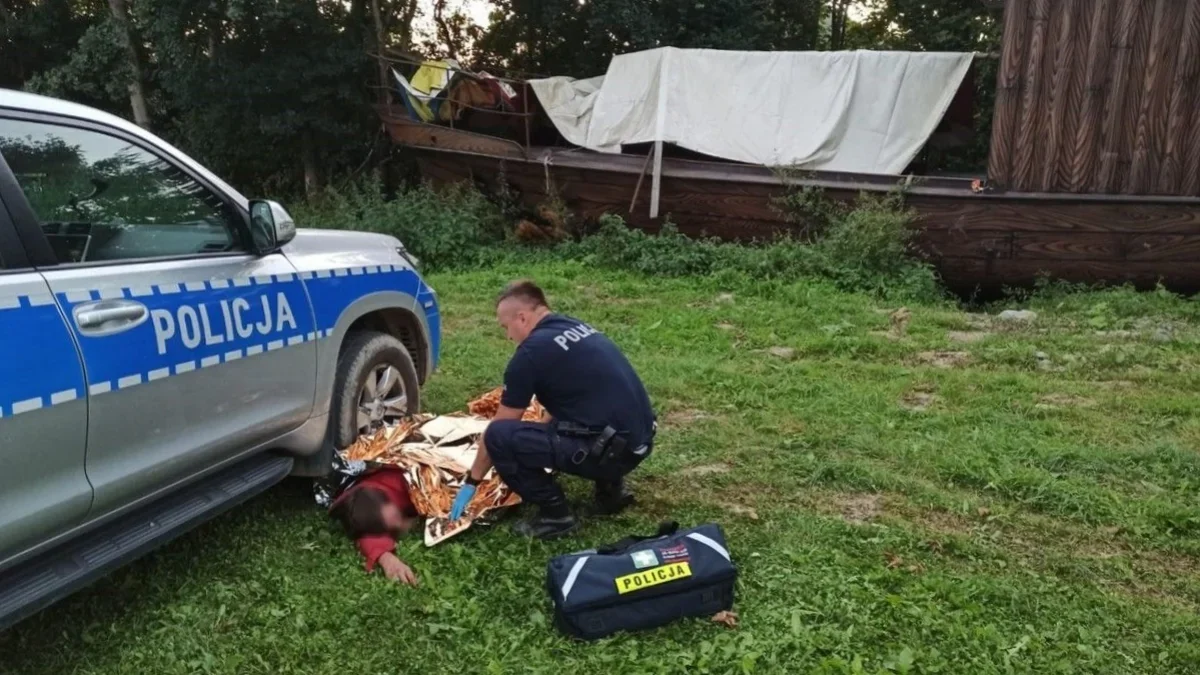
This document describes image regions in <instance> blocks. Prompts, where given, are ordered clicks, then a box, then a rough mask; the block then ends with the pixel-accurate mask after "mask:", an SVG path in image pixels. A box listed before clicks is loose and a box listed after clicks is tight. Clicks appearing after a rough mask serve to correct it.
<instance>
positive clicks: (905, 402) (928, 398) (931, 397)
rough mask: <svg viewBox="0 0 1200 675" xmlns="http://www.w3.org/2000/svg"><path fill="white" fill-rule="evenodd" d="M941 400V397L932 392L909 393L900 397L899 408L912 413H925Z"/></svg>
mask: <svg viewBox="0 0 1200 675" xmlns="http://www.w3.org/2000/svg"><path fill="white" fill-rule="evenodd" d="M941 400H942V399H941V397H940V396H938V395H937V394H935V393H933V392H929V391H910V392H907V393H905V394H904V396H902V397H900V407H901V408H904V409H905V410H909V411H912V412H925V411H926V410H929V409H930V408H932V407H933V406H934V405H936V404H937V403H938V401H941Z"/></svg>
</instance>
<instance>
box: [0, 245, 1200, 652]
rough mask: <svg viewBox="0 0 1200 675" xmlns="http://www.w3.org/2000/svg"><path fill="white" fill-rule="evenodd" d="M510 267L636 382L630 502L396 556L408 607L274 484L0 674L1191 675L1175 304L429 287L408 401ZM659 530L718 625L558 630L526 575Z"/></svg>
mask: <svg viewBox="0 0 1200 675" xmlns="http://www.w3.org/2000/svg"><path fill="white" fill-rule="evenodd" d="M518 275H520V276H525V275H528V276H533V277H534V278H537V279H538V280H540V281H542V282H543V283H544V285H545V286H546V287H547V289H548V291H549V293H550V294H551V297H552V299H553V300H554V301H555V302H556V303H557V307H556V308H557V309H559V310H561V311H564V312H567V313H571V314H575V315H577V316H579V317H580V318H583V319H585V320H587V321H589V322H591V323H593V324H594V325H595V326H596V327H597V328H599V329H601V330H603V331H605V332H607V333H608V334H609V335H610V336H611V337H613V338H614V339H615V340H616V341H617V343H618V344H620V345H621V346H623V347H624V348H625V349H626V350H627V353H628V354H629V356H630V358H631V360H632V361H633V363H634V365H635V366H636V367H637V368H638V369H639V371H640V372H641V373H642V375H643V377H644V379H645V381H646V383H647V385H648V387H649V389H650V391H651V396H652V398H653V400H654V402H655V405H656V406H657V407H658V409H659V414H660V421H661V422H662V427H663V430H662V432H661V433H660V436H659V440H660V443H659V446H658V448H657V450H656V453H655V455H654V457H653V458H652V459H651V460H649V461H648V462H647V463H646V464H645V465H644V466H643V467H642V468H641V469H639V471H638V472H637V473H636V474H634V479H633V487H634V488H635V489H636V491H637V492H638V495H639V497H640V499H641V506H640V507H639V508H637V509H636V510H634V511H632V512H630V513H628V514H626V515H622V516H620V517H617V518H614V519H608V520H592V521H587V522H585V524H584V527H583V528H582V529H581V530H580V532H579V534H578V535H577V536H576V537H575V538H574V539H571V540H567V541H562V542H556V543H552V544H541V543H529V542H526V541H520V540H518V539H516V538H514V537H513V536H511V535H510V534H509V532H508V531H507V526H506V525H502V526H500V527H498V528H494V529H491V530H481V531H478V532H470V533H468V534H466V535H464V536H462V537H461V538H458V539H454V540H452V541H451V542H449V543H447V544H444V545H442V546H439V547H437V548H433V549H425V548H424V547H423V546H422V545H421V543H420V542H419V541H418V540H416V539H413V540H410V541H406V542H404V543H403V545H402V551H401V556H402V557H403V558H405V559H406V560H408V561H409V562H410V563H411V564H412V565H413V567H414V568H415V569H416V570H417V572H418V573H419V574H420V576H421V581H422V586H421V587H420V588H419V589H416V590H413V589H409V588H405V587H402V586H398V585H396V584H392V583H389V582H387V581H386V580H384V579H383V578H381V577H379V576H373V577H372V576H367V575H365V574H364V573H363V572H362V569H361V566H360V563H359V561H358V559H357V556H356V554H355V552H354V550H353V549H352V547H351V545H350V543H349V542H348V541H346V540H345V539H344V538H343V537H342V536H341V535H340V533H338V532H337V531H335V530H333V529H331V528H330V527H329V525H328V523H327V522H326V519H325V517H324V515H323V514H322V512H321V511H320V510H319V509H317V508H316V507H315V506H314V505H313V502H312V500H311V495H310V490H309V487H310V486H309V485H308V484H307V483H306V482H302V481H294V482H290V483H287V484H284V485H283V486H281V487H279V488H277V489H275V490H273V491H272V492H270V493H269V494H267V495H265V496H263V497H261V498H259V499H257V500H255V501H254V502H252V503H251V504H249V505H247V506H246V507H244V508H242V509H240V510H238V511H236V512H234V513H232V514H230V515H227V516H225V517H223V518H221V519H219V520H218V521H216V522H214V523H212V524H210V525H207V526H205V527H203V528H201V529H199V530H197V531H195V532H194V533H192V534H190V535H189V536H187V537H185V538H183V539H181V540H178V541H177V542H175V543H173V544H171V545H170V546H168V547H166V548H165V549H162V550H160V551H159V552H157V553H156V554H154V555H151V556H150V557H148V558H146V559H144V560H142V561H140V562H138V563H135V564H133V565H131V566H129V567H128V568H126V569H124V570H122V571H120V572H118V573H116V574H114V575H112V576H111V577H109V578H108V579H106V580H104V581H102V582H100V583H97V584H96V585H95V586H93V587H92V588H90V589H89V590H87V591H85V592H82V593H79V594H78V595H76V596H74V597H72V598H71V599H69V600H67V601H64V602H62V603H60V604H58V605H57V606H55V607H53V608H51V609H50V610H48V611H46V612H43V613H42V614H41V615H39V616H37V617H35V618H33V619H31V620H29V621H27V622H25V623H24V624H22V625H20V626H18V627H17V628H15V629H13V630H10V631H9V632H7V633H6V634H4V635H0V672H4V673H21V674H22V675H24V674H35V673H54V674H56V675H57V674H63V673H97V674H100V673H104V674H108V673H155V674H167V673H239V674H241V673H263V674H266V673H345V674H350V673H354V674H376V673H381V674H382V673H422V674H425V673H617V672H619V673H625V672H630V673H635V672H636V673H684V672H688V673H727V672H732V673H750V672H760V673H784V672H788V673H792V672H819V673H859V672H870V673H874V672H901V673H904V672H911V673H1009V672H1038V673H1046V672H1089V673H1185V672H1188V673H1195V672H1200V616H1198V615H1197V608H1198V607H1200V414H1198V413H1197V410H1196V393H1197V391H1198V389H1200V302H1197V301H1190V302H1188V301H1181V300H1177V299H1172V298H1169V297H1164V296H1161V295H1158V294H1145V295H1135V294H1132V293H1128V292H1120V291H1117V292H1110V293H1103V294H1087V295H1079V296H1064V297H1061V298H1058V299H1043V300H1038V301H1034V302H1033V304H1032V307H1033V308H1034V309H1036V310H1037V311H1038V312H1039V313H1040V315H1041V316H1040V317H1039V318H1038V319H1037V321H1036V322H1034V323H1032V324H1030V325H1015V326H1010V325H1007V324H999V323H997V322H994V321H992V320H990V319H989V318H988V317H986V316H984V315H980V314H968V313H965V312H963V311H961V310H959V309H957V308H955V307H954V306H953V305H951V304H945V305H934V306H910V307H909V309H910V311H911V323H910V324H909V326H908V333H907V336H905V337H902V338H897V337H896V336H889V335H888V330H889V311H890V310H893V309H895V307H894V306H884V305H881V304H879V303H876V302H874V301H872V300H870V299H869V298H866V297H864V296H857V295H848V294H842V293H838V292H836V291H833V290H831V289H830V288H828V287H826V286H822V285H819V284H815V283H813V284H786V285H784V284H781V285H774V284H769V283H758V284H755V283H750V282H748V281H744V280H743V281H740V282H739V281H737V280H734V279H732V278H726V279H723V280H716V279H678V280H664V279H648V278H644V277H638V276H633V275H625V274H613V273H608V272H604V273H601V272H597V271H595V270H590V269H587V268H585V267H582V266H580V265H577V264H563V263H543V264H538V265H536V266H534V267H532V268H531V267H530V266H524V267H523V268H518V267H507V268H500V269H493V270H489V271H484V272H473V273H464V274H454V275H449V274H445V275H435V276H434V277H433V279H432V281H433V283H434V285H435V286H436V287H437V288H439V290H440V291H441V294H442V298H441V299H442V303H443V310H444V321H445V341H444V360H443V365H442V369H441V371H440V372H439V373H438V374H437V375H436V376H435V377H434V378H433V380H432V382H431V383H430V384H429V386H428V389H427V390H426V393H425V403H426V408H428V409H431V410H435V411H452V410H458V409H461V408H462V407H463V406H464V404H465V403H466V401H467V400H468V399H469V398H471V397H472V396H473V395H475V394H477V393H479V392H482V391H484V390H486V389H488V388H490V387H493V386H495V385H496V384H497V383H498V381H499V378H500V374H501V372H502V369H503V366H504V364H505V362H506V359H507V357H508V355H509V353H510V351H511V347H510V346H509V345H507V344H506V342H505V341H504V339H503V337H502V335H501V333H500V331H499V329H498V328H497V327H496V326H495V324H494V320H493V318H492V315H491V299H492V297H493V295H494V293H495V292H496V291H497V290H498V289H499V288H500V286H501V285H502V284H503V282H505V281H506V280H508V279H509V278H511V277H514V276H518ZM597 279H602V280H597ZM772 348H787V349H788V350H792V351H791V353H789V352H788V351H786V350H781V349H775V350H774V351H772ZM1039 353H1040V357H1041V358H1039ZM568 484H569V486H570V491H571V493H572V495H573V497H574V498H575V499H576V500H583V499H585V497H586V496H587V495H588V494H589V493H588V492H587V491H586V490H585V486H583V485H582V484H581V483H579V482H577V481H575V482H569V483H568ZM668 518H670V519H677V520H679V521H681V522H682V523H685V524H697V523H700V522H704V521H717V522H719V523H721V524H722V526H723V527H724V528H725V531H726V534H727V536H728V539H729V541H730V544H731V547H732V549H733V553H734V556H735V562H736V563H737V564H738V566H739V568H740V570H741V577H740V581H739V583H738V599H737V604H736V610H737V611H738V612H739V613H740V615H741V625H740V626H738V627H737V628H736V629H728V628H725V627H722V626H719V625H717V624H714V623H712V622H709V621H707V620H696V621H688V622H683V623H679V624H676V625H673V626H670V627H668V628H665V629H663V630H659V631H656V632H652V633H647V634H640V635H636V636H622V637H618V638H614V639H611V640H608V641H605V642H601V643H597V644H579V643H574V642H572V641H569V640H567V639H564V638H562V637H560V636H558V635H557V634H556V633H555V631H554V630H553V628H552V626H551V625H550V621H549V615H548V609H549V606H548V600H547V598H546V594H545V592H544V591H543V588H542V583H543V579H544V569H545V564H546V561H547V560H548V559H549V558H550V557H551V556H552V555H554V554H557V553H562V552H567V551H571V550H576V549H581V548H587V547H591V546H593V545H596V544H602V543H605V542H607V541H610V540H615V539H618V538H620V537H622V536H624V535H626V534H630V533H635V532H648V531H652V530H653V529H654V526H655V524H656V523H657V522H658V521H660V520H663V519H668Z"/></svg>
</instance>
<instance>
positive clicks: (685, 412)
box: [663, 408, 711, 428]
mask: <svg viewBox="0 0 1200 675" xmlns="http://www.w3.org/2000/svg"><path fill="white" fill-rule="evenodd" d="M709 417H711V415H709V414H708V413H706V412H704V411H703V410H699V409H697V408H684V409H682V410H672V411H671V412H668V413H667V414H666V415H665V416H664V417H663V426H665V427H675V428H678V427H686V426H689V425H692V424H695V423H696V422H699V421H701V420H706V419H708V418H709Z"/></svg>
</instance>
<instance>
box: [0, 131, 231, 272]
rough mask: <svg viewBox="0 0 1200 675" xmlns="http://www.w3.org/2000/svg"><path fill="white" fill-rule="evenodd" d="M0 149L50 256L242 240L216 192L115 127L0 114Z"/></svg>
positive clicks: (97, 255) (220, 246) (105, 257)
mask: <svg viewBox="0 0 1200 675" xmlns="http://www.w3.org/2000/svg"><path fill="white" fill-rule="evenodd" d="M0 155H3V157H4V159H5V160H6V161H7V162H8V165H9V167H10V168H11V169H12V171H13V173H14V174H15V175H16V178H17V182H18V183H19V184H20V186H21V189H22V191H23V192H24V193H25V197H26V198H27V199H28V200H29V203H30V205H31V206H32V207H33V211H34V213H35V214H36V215H37V217H38V220H39V221H40V223H41V226H42V231H43V232H45V233H46V237H47V239H49V240H50V245H51V247H52V248H53V249H54V253H55V255H56V256H57V257H58V261H59V262H60V263H81V262H101V261H111V260H129V259H138V258H157V257H168V256H181V255H193V254H198V253H217V252H226V251H238V250H241V249H242V246H241V240H240V237H238V230H237V228H236V226H235V223H236V222H237V220H236V218H237V214H236V213H235V212H233V211H232V209H230V208H229V206H228V205H227V204H226V203H225V202H223V201H222V200H221V199H219V198H218V197H217V196H215V195H214V194H213V193H212V192H210V191H209V190H208V189H207V188H205V187H204V186H203V185H201V184H200V183H198V182H196V181H195V180H194V179H193V178H191V176H189V175H188V174H186V173H185V172H183V171H182V170H181V169H179V168H178V167H176V166H174V165H172V164H171V163H169V162H167V161H165V160H163V159H161V158H160V157H158V156H157V155H154V154H152V153H150V152H148V151H146V150H144V149H142V148H141V147H139V146H137V145H134V144H132V143H130V142H128V141H125V140H122V139H120V138H117V137H116V136H110V135H108V134H103V133H100V132H97V131H91V130H87V129H78V128H75V127H69V126H62V125H57V124H47V123H44V122H30V121H25V120H12V119H0Z"/></svg>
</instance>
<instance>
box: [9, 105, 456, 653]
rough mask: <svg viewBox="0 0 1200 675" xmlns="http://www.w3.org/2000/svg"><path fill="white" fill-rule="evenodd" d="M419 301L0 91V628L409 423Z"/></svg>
mask: <svg viewBox="0 0 1200 675" xmlns="http://www.w3.org/2000/svg"><path fill="white" fill-rule="evenodd" d="M440 333H441V331H440V322H439V314H438V304H437V299H436V296H435V294H434V292H433V290H432V289H431V288H430V287H429V286H428V285H426V283H425V282H424V280H423V279H422V278H421V277H420V275H419V274H418V273H417V270H416V269H415V261H414V260H413V259H412V257H411V256H410V255H408V253H407V252H406V251H405V249H404V247H403V245H402V244H401V243H400V242H399V241H398V240H396V239H395V238H392V237H388V236H384V235H379V234H368V233H362V232H348V231H338V232H334V231H319V230H299V231H297V229H296V227H295V224H294V223H293V221H292V219H291V218H290V217H289V216H288V214H287V212H286V211H285V210H284V209H283V208H282V207H281V206H280V205H279V204H277V203H274V202H270V201H257V200H247V199H246V198H245V197H243V196H242V195H241V194H239V193H238V192H237V190H235V189H234V188H232V187H231V186H229V185H228V184H226V183H225V182H224V181H222V180H221V179H220V178H218V177H217V176H216V175H214V174H213V173H212V172H210V171H208V170H207V169H205V168H204V167H203V166H201V165H200V164H198V163H197V162H195V161H194V160H192V159H191V158H189V157H188V156H187V155H185V154H183V153H182V152H180V151H179V150H177V149H175V148H174V147H172V146H170V145H169V144H167V143H165V142H164V141H162V140H161V139H159V138H157V137H155V136H153V135H152V134H150V133H148V132H147V131H145V130H143V129H141V128H139V127H137V126H135V125H133V124H130V123H129V122H126V121H124V120H122V119H120V118H117V117H114V116H112V115H108V114H105V113H103V112H100V111H97V110H94V109H91V108H88V107H85V106H81V105H76V104H73V103H68V102H65V101H60V100H54V99H50V98H44V97H40V96H35V95H31V94H26V93H21V92H14V91H6V90H0V629H2V628H3V627H5V626H7V625H10V624H12V623H14V622H15V621H17V620H19V619H20V618H22V617H24V616H27V615H29V614H30V613H32V612H34V611H36V610H38V609H39V608H41V607H44V606H46V605H48V604H49V603H51V602H53V601H55V600H56V599H58V598H61V597H63V596H65V595H66V594H68V593H70V592H72V591H73V590H75V589H77V588H79V587H81V586H83V585H84V584H86V583H88V582H90V581H92V580H94V579H96V578H97V577H99V576H100V575H103V574H104V573H106V572H107V571H109V570H111V569H113V568H114V567H116V566H118V565H120V564H122V563H124V562H127V561H129V560H131V559H132V558H134V557H136V556H139V555H141V554H143V553H145V552H146V551H148V550H150V549H151V548H153V547H155V546H157V545H160V544H162V543H164V542H165V541H167V540H169V539H171V538H173V537H175V536H177V535H178V534H180V533H181V532H183V531H186V530H187V529H189V528H191V527H194V526H195V525H196V524H198V523H200V522H202V521H204V520H206V519H208V518H211V517H213V516H214V515H216V514H218V513H220V512H221V511H223V510H225V509H227V508H230V507H231V506H233V505H236V504H237V503H239V502H242V501H244V500H246V499H248V498H249V497H251V496H253V495H255V494H258V493H260V492H262V491H264V490H266V489H267V488H268V487H270V486H271V485H273V484H275V483H277V482H278V481H280V480H282V479H283V478H284V477H285V476H287V475H289V474H292V475H317V474H320V473H323V472H324V471H326V470H327V469H328V468H329V467H330V462H331V457H332V449H333V447H335V446H339V447H340V446H344V445H348V444H349V443H350V442H352V441H353V440H354V438H355V437H356V436H357V435H358V434H359V433H360V432H363V431H366V430H368V429H371V428H372V427H374V426H376V425H379V424H381V423H383V422H385V421H388V420H389V419H391V418H396V417H399V416H402V415H404V414H405V413H407V412H408V411H413V410H416V409H417V408H418V406H419V399H420V387H421V385H422V384H423V383H424V381H425V379H426V378H427V377H428V376H429V375H430V373H432V372H433V370H434V368H435V366H436V365H437V361H438V351H439V341H440Z"/></svg>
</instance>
